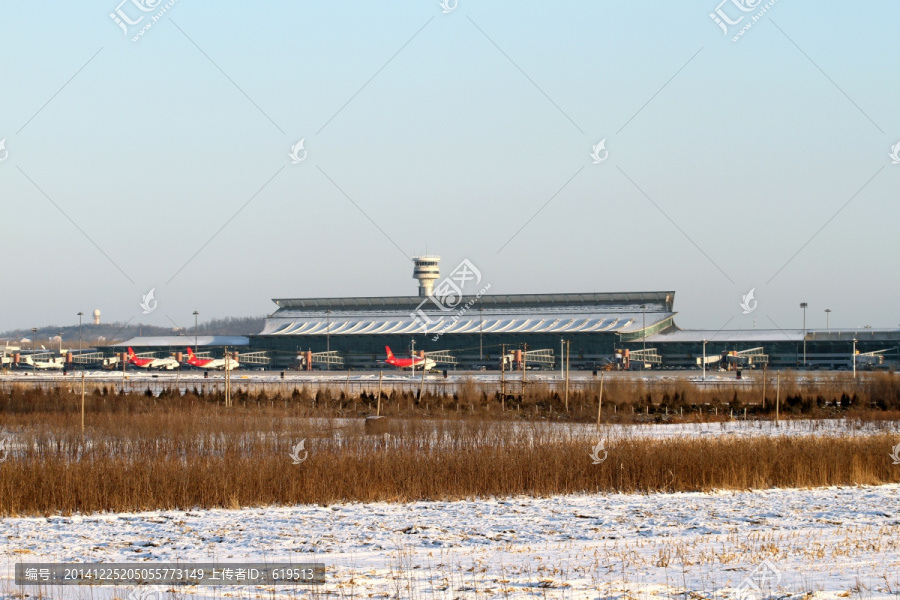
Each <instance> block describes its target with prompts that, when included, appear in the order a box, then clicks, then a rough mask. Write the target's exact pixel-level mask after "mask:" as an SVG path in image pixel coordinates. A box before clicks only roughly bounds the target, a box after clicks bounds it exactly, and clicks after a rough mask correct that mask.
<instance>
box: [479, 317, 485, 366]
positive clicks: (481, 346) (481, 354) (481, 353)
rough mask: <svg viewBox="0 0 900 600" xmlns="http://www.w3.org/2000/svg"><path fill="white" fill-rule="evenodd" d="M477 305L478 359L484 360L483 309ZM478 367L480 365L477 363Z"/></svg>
mask: <svg viewBox="0 0 900 600" xmlns="http://www.w3.org/2000/svg"><path fill="white" fill-rule="evenodd" d="M483 308H484V307H482V306H479V307H478V360H480V361H482V362H484V311H483ZM478 366H479V368H480V367H481V365H478Z"/></svg>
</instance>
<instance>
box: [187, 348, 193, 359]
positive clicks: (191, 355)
mask: <svg viewBox="0 0 900 600" xmlns="http://www.w3.org/2000/svg"><path fill="white" fill-rule="evenodd" d="M187 351H188V358H194V351H193V350H191V347H190V346H188V347H187Z"/></svg>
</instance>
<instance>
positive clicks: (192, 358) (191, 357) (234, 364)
mask: <svg viewBox="0 0 900 600" xmlns="http://www.w3.org/2000/svg"><path fill="white" fill-rule="evenodd" d="M187 352H188V359H187V364H189V365H191V366H192V367H196V368H198V369H221V370H224V369H225V359H224V358H200V357H198V356H196V355H195V354H194V351H193V350H191V347H190V346H188V349H187ZM239 366H240V365H239V363H238V361H237V359H234V358H232V359H229V361H228V370H229V371H231V370H232V369H237V368H238V367H239Z"/></svg>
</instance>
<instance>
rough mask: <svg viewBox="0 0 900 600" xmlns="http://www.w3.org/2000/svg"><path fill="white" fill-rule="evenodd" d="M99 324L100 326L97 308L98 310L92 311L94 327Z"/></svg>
mask: <svg viewBox="0 0 900 600" xmlns="http://www.w3.org/2000/svg"><path fill="white" fill-rule="evenodd" d="M99 324H100V309H99V308H98V309H95V310H94V325H99Z"/></svg>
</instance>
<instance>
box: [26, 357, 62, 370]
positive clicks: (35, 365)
mask: <svg viewBox="0 0 900 600" xmlns="http://www.w3.org/2000/svg"><path fill="white" fill-rule="evenodd" d="M22 363H23V364H25V365H27V366H29V367H31V368H32V369H35V370H38V369H41V370H45V371H46V370H51V369H53V370H61V369H62V368H63V367H64V366H65V364H63V362H62V361H59V362H56V361H55V360H53V359H52V358H51V359H50V360H49V361H43V360H34V357H33V356H31V355H30V354H26V355H25V356H23V357H22Z"/></svg>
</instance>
